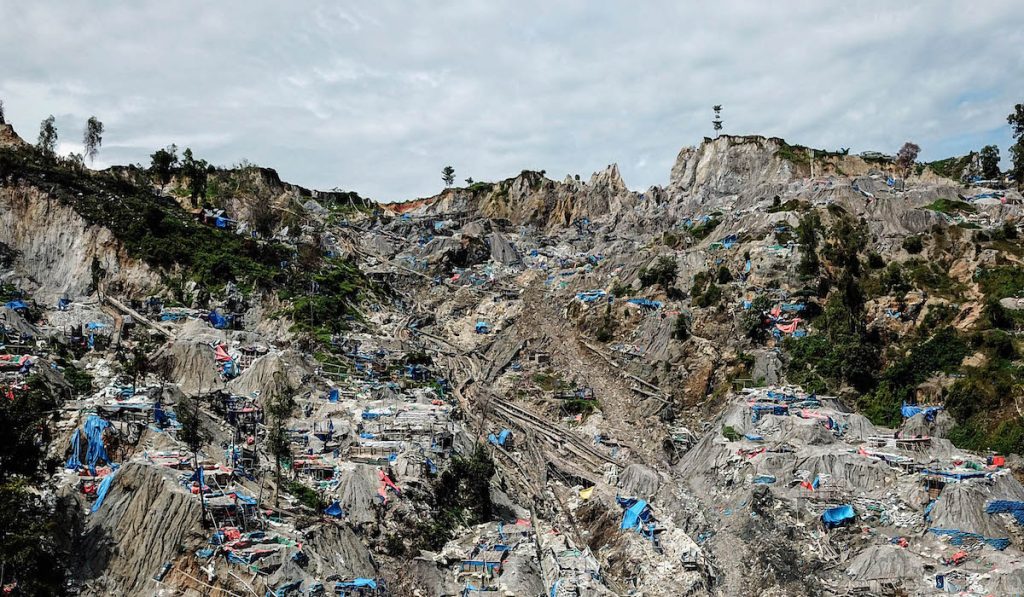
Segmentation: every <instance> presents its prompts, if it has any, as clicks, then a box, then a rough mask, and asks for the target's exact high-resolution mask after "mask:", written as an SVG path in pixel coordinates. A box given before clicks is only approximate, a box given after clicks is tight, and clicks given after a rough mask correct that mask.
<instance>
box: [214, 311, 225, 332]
mask: <svg viewBox="0 0 1024 597" xmlns="http://www.w3.org/2000/svg"><path fill="white" fill-rule="evenodd" d="M209 319H210V325H212V326H213V327H215V328H217V329H218V330H223V329H224V328H226V327H228V320H227V318H225V317H224V316H223V315H221V314H220V313H218V312H217V311H216V310H213V311H210V315H209Z"/></svg>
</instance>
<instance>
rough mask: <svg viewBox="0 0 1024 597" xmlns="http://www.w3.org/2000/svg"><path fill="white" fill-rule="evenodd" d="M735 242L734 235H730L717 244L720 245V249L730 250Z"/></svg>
mask: <svg viewBox="0 0 1024 597" xmlns="http://www.w3.org/2000/svg"><path fill="white" fill-rule="evenodd" d="M736 240H737V238H736V235H735V234H730V235H729V236H727V237H725V238H723V239H722V240H720V241H718V242H720V243H722V247H723V248H726V249H731V248H733V246H734V245H735V244H736Z"/></svg>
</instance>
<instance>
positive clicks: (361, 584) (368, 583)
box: [334, 578, 377, 590]
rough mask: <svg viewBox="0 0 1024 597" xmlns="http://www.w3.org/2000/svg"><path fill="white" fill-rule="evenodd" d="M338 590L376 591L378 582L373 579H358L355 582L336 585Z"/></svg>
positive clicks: (341, 582)
mask: <svg viewBox="0 0 1024 597" xmlns="http://www.w3.org/2000/svg"><path fill="white" fill-rule="evenodd" d="M334 588H335V589H336V590H337V589H376V588H377V581H375V580H373V579H372V578H357V579H355V580H346V581H338V582H337V583H335V584H334Z"/></svg>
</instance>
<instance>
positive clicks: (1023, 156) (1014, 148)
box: [1006, 104, 1024, 189]
mask: <svg viewBox="0 0 1024 597" xmlns="http://www.w3.org/2000/svg"><path fill="white" fill-rule="evenodd" d="M1006 122H1008V123H1009V124H1010V129H1011V130H1012V131H1013V137H1014V139H1016V140H1017V142H1016V143H1014V144H1013V145H1011V146H1010V157H1011V158H1012V159H1013V169H1012V170H1011V172H1012V173H1013V178H1014V180H1016V181H1017V188H1018V189H1019V188H1024V104H1017V105H1016V106H1014V107H1013V114H1010V115H1009V116H1007V117H1006Z"/></svg>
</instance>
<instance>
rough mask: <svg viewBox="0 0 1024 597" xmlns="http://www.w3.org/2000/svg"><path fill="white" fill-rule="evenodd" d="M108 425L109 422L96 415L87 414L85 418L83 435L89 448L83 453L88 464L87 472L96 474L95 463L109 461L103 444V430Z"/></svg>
mask: <svg viewBox="0 0 1024 597" xmlns="http://www.w3.org/2000/svg"><path fill="white" fill-rule="evenodd" d="M107 427H110V422H109V421H106V420H104V419H101V418H100V417H98V416H96V415H89V418H88V419H86V420H85V437H86V439H88V440H89V449H88V451H87V452H86V454H85V461H86V462H87V463H88V464H89V472H90V473H92V474H94V475H95V474H96V464H97V463H98V462H99V461H100V460H103V461H104V462H110V457H109V456H108V455H107V449H106V447H104V445H103V431H104V430H106V428H107Z"/></svg>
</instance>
